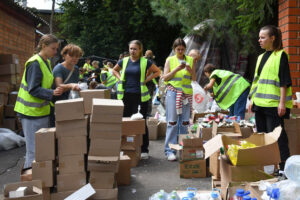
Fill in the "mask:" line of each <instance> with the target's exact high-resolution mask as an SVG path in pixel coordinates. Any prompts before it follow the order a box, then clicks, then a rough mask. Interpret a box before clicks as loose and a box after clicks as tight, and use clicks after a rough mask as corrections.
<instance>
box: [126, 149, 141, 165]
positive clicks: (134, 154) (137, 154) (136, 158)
mask: <svg viewBox="0 0 300 200" xmlns="http://www.w3.org/2000/svg"><path fill="white" fill-rule="evenodd" d="M123 153H124V155H127V156H129V157H130V160H131V167H136V166H137V165H138V164H139V162H140V160H141V148H137V149H136V150H123Z"/></svg>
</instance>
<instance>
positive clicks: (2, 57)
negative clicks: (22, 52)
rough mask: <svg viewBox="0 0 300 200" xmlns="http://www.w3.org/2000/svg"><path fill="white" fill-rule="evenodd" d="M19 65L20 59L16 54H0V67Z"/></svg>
mask: <svg viewBox="0 0 300 200" xmlns="http://www.w3.org/2000/svg"><path fill="white" fill-rule="evenodd" d="M5 64H19V58H18V55H16V54H0V65H5Z"/></svg>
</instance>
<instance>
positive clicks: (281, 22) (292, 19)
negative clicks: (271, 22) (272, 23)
mask: <svg viewBox="0 0 300 200" xmlns="http://www.w3.org/2000/svg"><path fill="white" fill-rule="evenodd" d="M297 20H298V19H297V16H289V15H287V16H285V17H283V18H281V19H279V22H278V25H279V26H282V25H284V24H288V23H297Z"/></svg>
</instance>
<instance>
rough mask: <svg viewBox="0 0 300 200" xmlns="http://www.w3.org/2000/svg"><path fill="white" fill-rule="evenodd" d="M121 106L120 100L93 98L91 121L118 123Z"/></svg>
mask: <svg viewBox="0 0 300 200" xmlns="http://www.w3.org/2000/svg"><path fill="white" fill-rule="evenodd" d="M123 108H124V104H123V101H121V100H111V99H93V108H92V115H91V122H93V123H94V122H103V123H120V122H121V121H122V116H123Z"/></svg>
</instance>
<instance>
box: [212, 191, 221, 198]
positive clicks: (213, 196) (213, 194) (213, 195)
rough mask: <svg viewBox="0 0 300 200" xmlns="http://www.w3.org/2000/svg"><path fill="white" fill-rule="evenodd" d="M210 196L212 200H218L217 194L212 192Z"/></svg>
mask: <svg viewBox="0 0 300 200" xmlns="http://www.w3.org/2000/svg"><path fill="white" fill-rule="evenodd" d="M210 196H211V197H212V198H218V197H219V195H218V193H216V192H212V193H211V194H210Z"/></svg>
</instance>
